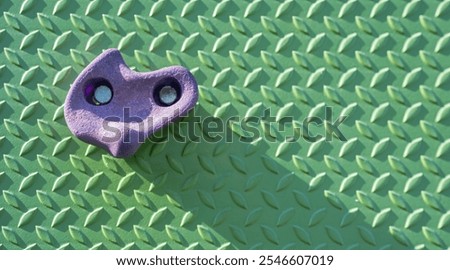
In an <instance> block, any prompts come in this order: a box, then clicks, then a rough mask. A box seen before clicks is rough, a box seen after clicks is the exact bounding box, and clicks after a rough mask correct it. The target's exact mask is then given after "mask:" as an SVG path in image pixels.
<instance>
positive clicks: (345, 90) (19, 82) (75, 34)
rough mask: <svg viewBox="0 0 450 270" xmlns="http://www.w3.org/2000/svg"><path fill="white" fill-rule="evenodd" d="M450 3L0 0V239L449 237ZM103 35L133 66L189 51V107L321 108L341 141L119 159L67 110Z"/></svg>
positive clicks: (365, 242) (237, 243)
mask: <svg viewBox="0 0 450 270" xmlns="http://www.w3.org/2000/svg"><path fill="white" fill-rule="evenodd" d="M449 3H450V1H423V0H417V1H410V2H407V1H401V0H395V1H378V2H376V1H367V2H365V3H364V4H362V3H361V2H359V1H353V0H350V1H323V0H318V1H314V0H311V1H292V0H287V1H284V2H282V3H281V4H280V3H279V2H276V1H272V2H265V1H259V0H256V1H252V2H248V3H246V2H244V1H242V3H237V2H234V1H228V0H224V1H220V2H216V1H206V2H202V1H197V0H191V1H189V2H186V1H168V0H160V1H156V2H153V3H150V2H148V1H138V0H126V1H113V2H111V3H110V2H108V1H103V0H93V1H79V2H76V1H66V0H58V1H50V2H44V1H41V0H26V1H23V2H17V1H16V2H13V1H11V0H6V1H1V3H0V10H1V14H0V17H1V18H0V21H2V26H1V27H0V46H1V52H2V53H1V54H0V60H1V61H0V85H2V87H1V92H0V116H1V124H0V147H1V148H0V151H1V156H2V160H1V161H0V190H1V193H0V194H1V198H0V227H1V234H0V248H6V249H122V248H123V249H152V248H153V249H200V248H206V249H230V248H251V249H262V248H267V249H296V248H302V249H320V248H328V249H414V248H415V249H446V248H448V246H449V245H450V231H449V229H450V226H449V224H450V212H449V211H450V210H449V205H450V198H449V195H450V193H449V192H450V188H449V187H450V178H449V176H448V175H449V169H448V168H449V166H448V161H449V153H450V151H449V146H450V143H449V140H450V139H449V138H448V131H447V129H448V125H449V123H450V122H449V121H450V120H449V119H450V117H449V114H450V113H449V112H450V100H449V97H448V95H447V93H446V90H447V89H448V87H449V86H450V67H449V66H448V65H447V64H446V59H449V55H450V35H449V34H448V33H446V29H447V25H448V20H449V16H448V14H449V11H450V4H449ZM109 47H117V48H119V49H120V50H121V52H122V53H123V54H124V57H125V60H126V62H127V63H128V64H130V65H131V66H133V67H134V68H135V69H137V70H141V71H144V70H148V69H157V68H161V67H164V66H167V65H174V64H182V65H185V66H187V67H188V68H189V69H190V70H191V71H192V72H193V73H194V75H195V76H196V78H197V80H198V82H199V84H200V86H199V90H200V101H199V104H198V106H197V107H196V109H195V111H196V114H197V115H201V116H203V117H206V116H215V117H218V118H222V119H224V120H225V119H227V118H229V117H232V116H237V115H238V116H241V117H243V116H260V115H262V113H263V111H264V110H265V109H268V108H270V109H271V111H272V112H274V114H275V115H276V121H277V122H278V121H281V120H282V119H283V118H285V117H286V116H294V117H295V119H296V120H294V121H293V123H292V125H293V126H294V127H300V125H301V123H300V122H301V120H300V119H302V118H303V117H306V116H322V115H323V113H324V109H325V107H326V106H332V107H333V109H334V115H335V116H337V115H348V116H349V117H348V119H347V120H346V121H345V122H344V124H343V128H342V132H343V134H345V136H346V137H347V139H348V140H347V141H345V142H340V141H338V140H333V141H332V142H327V141H325V140H319V141H317V142H314V143H309V142H306V141H304V140H300V141H297V142H282V141H278V143H271V142H268V141H267V140H265V139H263V138H257V139H256V140H255V141H253V142H252V143H243V142H238V140H237V139H236V140H234V142H233V143H231V144H225V143H223V142H220V143H215V144H212V143H206V142H201V143H196V142H188V143H176V142H174V141H173V140H171V141H170V142H169V143H167V142H162V143H146V144H145V145H144V146H143V147H142V148H141V149H140V150H139V152H138V153H137V154H136V155H135V156H134V157H132V158H130V159H127V160H120V159H115V158H112V157H110V156H108V155H106V153H105V152H104V151H103V150H100V149H97V148H96V147H94V146H91V145H86V144H84V143H81V142H80V141H78V140H75V139H74V138H73V137H72V135H71V134H70V132H69V130H68V129H67V127H66V125H65V123H64V117H63V101H64V98H65V95H66V93H67V89H68V88H69V84H70V83H71V82H72V81H73V80H74V78H75V77H76V74H77V73H79V72H80V71H81V70H82V69H83V67H84V66H86V65H87V64H88V63H89V61H90V60H92V59H93V58H94V57H95V56H96V55H98V54H99V53H100V52H101V51H102V50H103V49H105V48H109ZM191 115H192V114H191ZM190 117H191V116H188V117H186V118H185V119H183V120H182V121H186V122H189V121H190ZM195 128H196V129H197V130H198V131H199V132H201V129H202V127H201V126H200V125H197V126H196V127H195ZM258 128H259V129H260V131H261V134H263V133H265V134H271V136H272V137H273V138H279V137H280V136H281V135H282V134H280V133H279V132H278V131H276V128H275V127H274V126H273V123H272V124H271V123H269V122H265V121H263V122H262V123H261V125H260V126H259V127H258ZM167 130H168V131H169V132H168V135H165V136H169V137H171V136H179V133H178V132H180V133H181V134H185V133H186V130H183V128H181V129H180V130H177V129H175V128H174V127H169V128H168V129H167ZM230 132H232V134H233V135H232V136H234V137H235V138H238V137H239V136H242V135H243V132H245V131H244V130H242V129H241V128H240V127H239V126H238V125H234V124H233V123H231V124H230ZM161 134H163V132H161Z"/></svg>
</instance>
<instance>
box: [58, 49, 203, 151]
mask: <svg viewBox="0 0 450 270" xmlns="http://www.w3.org/2000/svg"><path fill="white" fill-rule="evenodd" d="M197 99H198V90H197V82H196V81H195V79H194V77H193V76H192V74H191V73H190V72H189V70H187V69H186V68H184V67H180V66H171V67H167V68H163V69H160V70H156V71H151V72H142V73H139V72H135V71H133V70H131V69H130V68H129V67H128V66H127V65H126V64H125V62H124V60H123V58H122V56H121V54H120V52H119V51H118V50H117V49H108V50H106V51H104V52H103V53H102V54H100V55H99V56H98V57H97V58H95V59H94V61H92V63H90V64H89V65H88V66H87V67H86V68H85V69H84V70H83V71H82V72H81V73H80V75H78V77H77V79H76V80H75V81H74V83H73V84H72V87H71V88H70V90H69V93H68V94H67V98H66V101H65V106H64V114H65V118H66V122H67V125H68V126H69V129H70V131H71V132H72V133H73V134H74V135H75V136H76V137H78V138H79V139H81V140H82V141H85V142H87V143H90V144H93V145H96V146H99V147H102V148H104V149H105V150H107V151H108V152H109V153H111V155H113V156H115V157H127V156H130V155H133V154H134V153H135V152H136V151H137V149H138V148H139V146H140V144H142V143H143V142H144V141H145V139H146V138H148V136H150V135H151V134H152V133H154V132H155V131H157V130H158V129H160V128H162V127H163V126H165V125H167V124H168V123H169V122H171V121H173V120H175V119H176V118H177V117H179V116H182V115H185V114H186V113H187V112H188V111H189V110H190V109H192V108H193V107H194V106H195V103H196V102H197Z"/></svg>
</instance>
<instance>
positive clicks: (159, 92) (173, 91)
mask: <svg viewBox="0 0 450 270" xmlns="http://www.w3.org/2000/svg"><path fill="white" fill-rule="evenodd" d="M154 89H155V90H154V92H153V95H154V99H155V101H156V103H157V104H158V105H159V106H162V107H168V106H171V105H173V104H175V103H176V102H177V101H178V100H179V99H180V97H181V86H180V84H179V83H178V81H177V80H176V79H174V78H165V79H163V80H161V81H160V82H159V83H158V84H156V87H155V88H154Z"/></svg>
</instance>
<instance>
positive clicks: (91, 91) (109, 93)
mask: <svg viewBox="0 0 450 270" xmlns="http://www.w3.org/2000/svg"><path fill="white" fill-rule="evenodd" d="M84 96H85V98H86V100H87V102H89V103H90V104H92V105H96V106H101V105H106V104H108V103H109V102H111V100H112V98H113V88H112V86H111V84H110V83H109V82H108V81H107V80H105V79H95V80H92V81H91V82H89V83H88V84H87V85H86V87H85V91H84Z"/></svg>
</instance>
